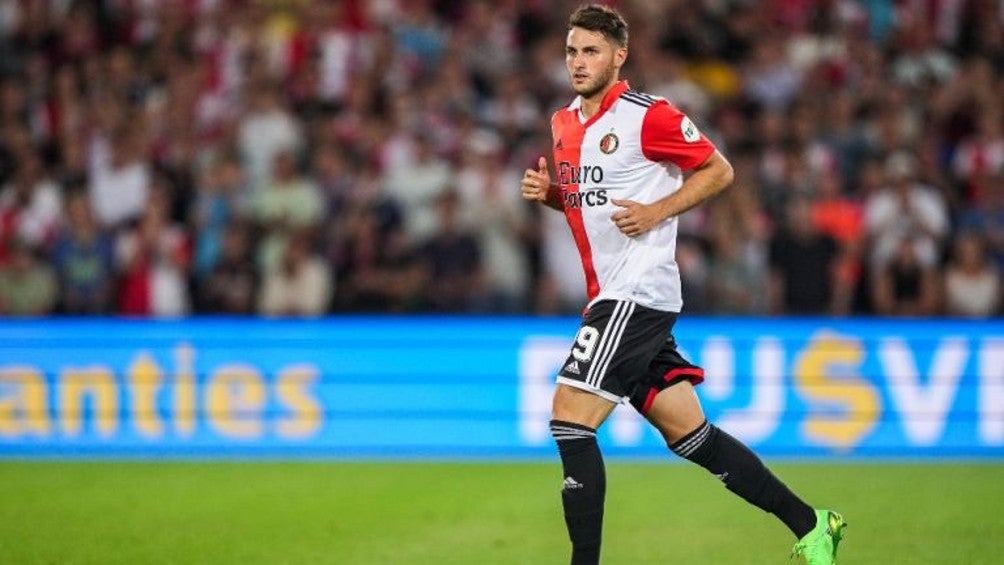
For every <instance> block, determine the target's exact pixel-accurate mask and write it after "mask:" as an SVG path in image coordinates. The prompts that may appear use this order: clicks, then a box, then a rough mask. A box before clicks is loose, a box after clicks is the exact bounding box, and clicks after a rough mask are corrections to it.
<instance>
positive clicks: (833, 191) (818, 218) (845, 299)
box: [812, 171, 864, 314]
mask: <svg viewBox="0 0 1004 565" xmlns="http://www.w3.org/2000/svg"><path fill="white" fill-rule="evenodd" d="M817 178H818V180H817V188H818V191H819V194H818V196H817V197H816V199H815V200H814V201H813V203H812V222H813V224H815V226H816V229H817V230H819V232H820V233H823V234H826V235H828V236H829V237H830V238H832V239H833V241H835V242H837V245H838V246H839V258H838V259H837V263H836V271H835V273H834V275H835V276H836V277H837V279H838V280H839V284H838V285H837V286H836V288H837V289H839V290H840V292H839V293H838V294H836V295H835V296H834V313H835V314H849V313H850V311H851V309H852V308H853V301H854V291H855V289H856V288H857V286H858V284H859V283H860V282H861V277H862V271H863V265H862V260H861V259H862V258H861V255H862V253H863V251H864V248H863V244H862V239H863V237H864V230H863V229H862V224H863V219H864V210H863V207H862V206H861V204H860V203H859V202H858V201H857V200H855V199H852V198H848V197H846V196H844V190H843V183H842V179H841V177H840V176H839V175H838V174H836V173H835V172H832V171H824V172H822V173H821V174H820V175H819V177H817Z"/></svg>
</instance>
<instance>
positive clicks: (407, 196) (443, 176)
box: [384, 134, 454, 241]
mask: <svg viewBox="0 0 1004 565" xmlns="http://www.w3.org/2000/svg"><path fill="white" fill-rule="evenodd" d="M414 143H415V156H414V159H413V160H410V159H409V160H408V161H405V162H402V163H401V164H400V165H398V166H396V167H394V168H391V169H389V170H388V171H386V177H385V180H384V193H385V194H386V195H387V196H389V197H390V198H391V199H393V200H394V201H395V202H396V203H397V204H398V205H399V206H401V208H402V209H403V210H406V211H407V213H406V215H405V233H407V235H408V238H410V239H411V240H412V241H422V240H424V239H427V238H429V237H430V236H432V235H433V234H434V233H435V231H436V216H437V210H436V208H437V202H439V197H440V196H441V195H442V194H443V192H444V191H445V190H446V188H447V186H448V185H449V184H450V183H451V182H453V175H454V172H453V167H452V166H450V163H449V162H447V161H446V160H444V159H442V158H440V157H439V156H438V155H436V148H435V145H434V144H433V139H432V138H431V137H430V136H429V135H427V134H422V135H419V136H417V138H416V139H415V140H414Z"/></svg>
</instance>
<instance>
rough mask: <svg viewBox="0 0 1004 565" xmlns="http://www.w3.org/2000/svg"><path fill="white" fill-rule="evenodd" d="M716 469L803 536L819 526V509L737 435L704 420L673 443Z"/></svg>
mask: <svg viewBox="0 0 1004 565" xmlns="http://www.w3.org/2000/svg"><path fill="white" fill-rule="evenodd" d="M670 449H672V450H673V451H674V452H675V453H676V454H677V455H679V456H681V457H685V458H687V459H689V460H690V461H693V462H694V463H697V464H698V465H700V466H701V467H704V468H705V469H707V470H709V471H711V472H712V473H714V475H715V476H716V477H718V478H719V479H721V481H722V482H723V483H725V487H726V488H728V489H729V490H731V491H732V492H734V493H736V494H738V495H739V496H741V497H743V499H745V500H746V501H747V502H749V503H750V504H753V505H755V506H757V507H759V508H761V509H763V510H764V511H766V512H770V513H771V514H774V515H775V516H777V517H778V518H780V519H781V521H782V522H784V524H785V525H786V526H788V529H790V530H791V531H792V533H794V534H795V537H797V538H799V539H801V538H802V537H803V536H804V535H805V534H807V533H809V532H810V531H812V529H813V528H814V527H815V526H816V513H815V511H814V510H813V509H812V507H810V506H809V505H808V504H806V503H805V502H803V501H802V500H801V499H800V498H798V497H797V496H795V493H793V492H791V489H789V488H788V487H787V486H786V485H785V484H784V483H782V482H781V480H780V479H778V478H777V477H775V476H774V474H773V473H771V472H770V470H769V469H767V467H766V466H765V465H764V464H763V461H760V458H759V457H757V456H756V454H755V453H753V452H752V451H750V449H749V448H748V447H746V446H745V445H743V444H742V443H740V442H739V440H737V439H736V438H734V437H732V436H730V435H729V434H727V433H725V432H723V431H722V430H720V429H718V428H717V427H715V426H714V425H712V424H709V423H708V422H707V421H705V422H704V423H703V424H701V425H700V426H699V427H698V428H697V429H696V430H694V431H692V432H690V433H689V434H687V435H686V436H684V437H683V439H681V440H680V441H678V442H676V443H674V444H673V445H671V446H670Z"/></svg>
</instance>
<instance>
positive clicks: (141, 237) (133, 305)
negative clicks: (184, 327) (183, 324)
mask: <svg viewBox="0 0 1004 565" xmlns="http://www.w3.org/2000/svg"><path fill="white" fill-rule="evenodd" d="M169 206H170V202H169V200H168V196H167V195H166V194H164V193H163V192H162V191H155V192H154V193H152V194H151V198H150V201H149V202H148V203H147V207H146V210H145V212H144V213H143V217H142V219H141V220H140V221H139V223H138V224H137V225H136V227H134V228H130V229H128V230H125V231H123V232H122V233H121V235H119V238H118V241H117V242H116V257H117V263H118V266H119V271H120V273H121V275H120V279H119V292H118V311H119V312H120V313H122V314H128V315H133V316H183V315H185V314H187V313H188V312H189V309H190V306H191V301H190V298H189V295H188V267H189V261H190V255H191V253H190V251H191V249H190V244H189V240H188V234H187V232H186V231H185V230H184V228H183V227H182V226H181V225H179V224H172V223H171V222H170V217H169V214H170V210H169Z"/></svg>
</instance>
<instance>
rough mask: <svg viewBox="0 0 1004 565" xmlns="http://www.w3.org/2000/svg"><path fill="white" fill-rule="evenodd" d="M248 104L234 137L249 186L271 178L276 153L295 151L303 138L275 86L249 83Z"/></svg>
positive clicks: (258, 185) (259, 185)
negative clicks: (249, 100)
mask: <svg viewBox="0 0 1004 565" xmlns="http://www.w3.org/2000/svg"><path fill="white" fill-rule="evenodd" d="M250 95H251V106H250V108H249V109H248V111H247V113H246V114H244V115H243V117H242V118H241V120H240V124H239V126H238V132H237V140H238V143H239V146H240V151H241V156H242V158H243V160H244V166H245V167H246V172H247V180H248V184H249V185H250V186H251V188H252V190H255V191H257V190H260V189H262V188H264V187H265V186H266V185H267V183H268V182H269V181H271V180H272V178H273V171H272V167H273V166H274V165H275V164H276V163H277V162H278V160H277V159H276V157H277V156H278V155H279V154H294V155H295V153H296V152H297V151H298V150H299V149H300V148H301V146H302V143H303V140H302V133H301V129H300V125H299V123H298V122H297V121H296V118H295V117H294V116H293V115H292V114H291V113H290V112H289V110H288V109H286V108H285V107H284V106H283V104H282V102H281V99H280V95H279V91H278V88H277V87H276V86H273V85H271V84H268V83H264V84H256V85H252V87H251V89H250Z"/></svg>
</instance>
